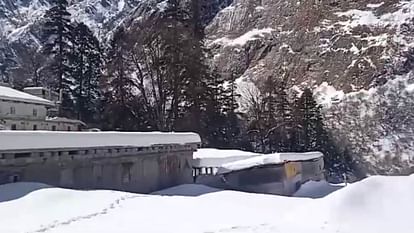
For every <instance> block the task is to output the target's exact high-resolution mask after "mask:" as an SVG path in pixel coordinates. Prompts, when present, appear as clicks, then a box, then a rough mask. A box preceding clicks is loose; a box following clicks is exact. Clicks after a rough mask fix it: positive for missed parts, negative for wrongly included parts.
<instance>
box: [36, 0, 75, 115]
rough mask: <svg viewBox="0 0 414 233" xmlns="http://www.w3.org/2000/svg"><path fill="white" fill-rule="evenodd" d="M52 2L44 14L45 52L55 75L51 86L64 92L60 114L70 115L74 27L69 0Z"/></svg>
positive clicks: (71, 106)
mask: <svg viewBox="0 0 414 233" xmlns="http://www.w3.org/2000/svg"><path fill="white" fill-rule="evenodd" d="M52 3H53V4H54V5H53V6H52V7H51V8H50V9H49V10H47V11H46V13H45V15H44V28H43V33H42V35H43V42H44V47H43V52H44V53H45V55H47V56H49V57H50V64H49V68H50V70H51V73H52V75H53V76H54V77H53V78H52V80H51V86H52V87H53V89H54V90H55V91H57V92H59V93H61V94H62V99H61V106H60V108H61V109H60V114H62V115H69V112H72V108H73V102H72V99H71V95H70V86H71V85H72V82H73V79H72V76H71V75H72V73H71V71H72V70H71V58H72V54H71V53H72V46H73V37H72V33H71V32H72V30H73V27H72V24H71V22H70V13H69V12H68V11H67V6H68V2H67V1H66V0H53V1H52Z"/></svg>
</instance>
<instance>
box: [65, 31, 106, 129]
mask: <svg viewBox="0 0 414 233" xmlns="http://www.w3.org/2000/svg"><path fill="white" fill-rule="evenodd" d="M73 41H74V47H73V59H72V60H73V64H72V67H73V68H72V77H73V79H74V80H73V81H74V83H73V84H74V85H73V88H72V95H73V97H74V101H75V110H76V115H77V118H78V119H80V120H83V121H86V122H93V121H94V120H95V121H96V120H97V119H94V117H95V118H96V113H97V106H98V104H99V103H98V100H99V95H100V93H99V89H98V88H99V79H100V77H101V66H102V58H101V49H100V45H99V41H98V39H97V38H96V37H95V36H94V35H93V33H92V31H91V30H90V29H89V28H88V27H87V26H86V25H85V24H83V23H79V24H77V25H76V26H75V27H74V30H73Z"/></svg>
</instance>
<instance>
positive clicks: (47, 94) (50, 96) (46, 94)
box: [23, 87, 59, 102]
mask: <svg viewBox="0 0 414 233" xmlns="http://www.w3.org/2000/svg"><path fill="white" fill-rule="evenodd" d="M23 91H24V92H26V93H29V94H31V95H34V96H37V97H40V98H43V99H47V100H50V101H53V102H56V101H58V100H59V93H57V92H54V91H51V90H49V89H47V88H41V87H35V88H31V87H29V88H24V89H23Z"/></svg>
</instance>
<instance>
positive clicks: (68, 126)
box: [0, 118, 80, 131]
mask: <svg viewBox="0 0 414 233" xmlns="http://www.w3.org/2000/svg"><path fill="white" fill-rule="evenodd" d="M0 124H2V125H4V126H6V127H7V128H8V129H13V128H14V126H15V130H50V131H52V130H54V131H79V126H80V124H77V123H67V122H54V121H46V120H28V119H2V120H1V118H0ZM13 125H14V126H13Z"/></svg>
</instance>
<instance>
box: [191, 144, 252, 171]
mask: <svg viewBox="0 0 414 233" xmlns="http://www.w3.org/2000/svg"><path fill="white" fill-rule="evenodd" d="M258 155H260V154H257V153H253V152H247V151H241V150H220V149H212V148H203V149H198V150H197V151H196V152H195V153H194V156H193V157H194V159H193V166H194V167H219V166H221V165H223V164H225V163H229V162H233V161H238V160H242V159H246V158H251V157H255V156H258Z"/></svg>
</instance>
